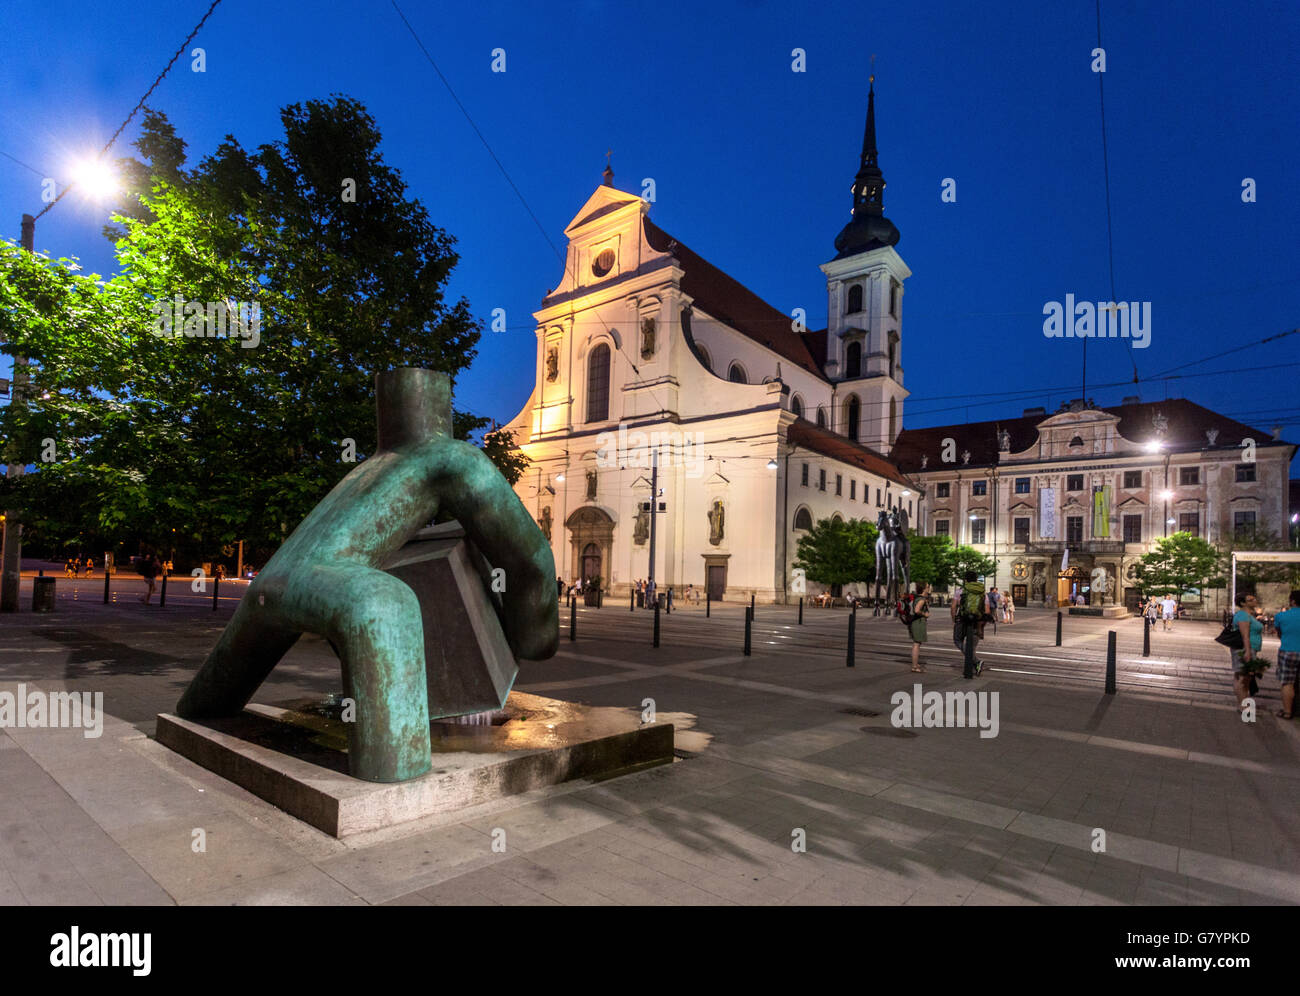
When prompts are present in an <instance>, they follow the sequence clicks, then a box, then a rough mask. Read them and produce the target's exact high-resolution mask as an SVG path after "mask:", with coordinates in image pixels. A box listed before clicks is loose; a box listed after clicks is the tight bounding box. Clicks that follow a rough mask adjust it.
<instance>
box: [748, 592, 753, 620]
mask: <svg viewBox="0 0 1300 996" xmlns="http://www.w3.org/2000/svg"><path fill="white" fill-rule="evenodd" d="M749 618H750V619H753V618H754V595H753V593H752V592H751V593H750V596H749Z"/></svg>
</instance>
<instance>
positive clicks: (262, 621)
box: [176, 586, 300, 719]
mask: <svg viewBox="0 0 1300 996" xmlns="http://www.w3.org/2000/svg"><path fill="white" fill-rule="evenodd" d="M256 591H257V588H256V586H254V587H252V588H250V589H249V591H248V592H247V593H246V594H245V595H244V599H243V601H241V602H240V603H239V608H237V609H236V610H235V615H234V617H233V618H232V619H231V620H230V623H229V624H228V625H227V626H226V628H225V631H224V632H223V633H222V634H221V639H220V640H218V641H217V645H216V646H215V647H213V648H212V650H211V651H210V652H209V653H208V656H207V659H206V660H205V661H204V662H203V667H202V668H200V669H199V673H198V674H196V675H195V676H194V679H193V680H192V681H191V682H190V685H189V687H188V688H186V689H185V694H184V695H182V696H181V700H180V702H178V703H177V705H176V714H177V715H178V716H182V717H184V718H185V719H206V718H211V717H216V716H236V715H238V714H239V711H240V710H241V709H243V708H244V706H246V705H248V700H249V699H251V698H252V697H253V693H254V692H256V691H257V689H258V687H259V686H260V685H261V684H262V682H263V681H265V680H266V676H267V675H268V674H270V673H271V669H272V668H274V667H275V665H276V664H278V663H279V662H280V658H281V657H283V656H284V655H285V654H286V653H288V652H289V648H290V647H292V646H293V645H294V643H295V642H296V641H297V639H298V636H299V635H300V631H299V630H296V629H292V628H290V627H286V626H285V625H284V624H283V621H282V620H279V619H275V618H273V614H272V613H268V612H267V611H266V609H265V608H264V607H262V606H259V605H258V604H257V596H256V594H255V592H256Z"/></svg>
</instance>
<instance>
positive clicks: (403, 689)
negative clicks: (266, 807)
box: [304, 564, 433, 782]
mask: <svg viewBox="0 0 1300 996" xmlns="http://www.w3.org/2000/svg"><path fill="white" fill-rule="evenodd" d="M312 575H313V577H312V581H311V585H310V590H311V591H312V592H313V593H314V596H316V597H312V598H310V599H309V601H316V600H317V598H318V596H319V594H320V593H324V592H328V593H329V595H330V597H329V599H328V603H329V604H328V605H327V606H326V605H321V606H319V607H318V608H317V609H316V610H315V612H313V614H317V613H320V615H321V617H322V622H323V623H324V625H323V627H322V628H321V630H320V632H321V634H322V635H323V636H325V637H326V638H327V639H328V640H329V641H330V643H331V645H332V646H333V647H334V648H335V651H336V652H337V653H338V656H339V662H340V663H341V665H342V667H343V694H344V695H345V696H346V697H347V698H349V699H351V700H352V701H353V702H355V703H356V720H355V722H353V723H351V724H350V725H349V727H348V753H349V757H348V770H349V772H350V773H351V774H352V776H353V777H354V778H363V779H365V780H366V781H371V782H399V781H405V780H406V779H408V778H416V777H418V776H419V775H423V774H425V773H427V772H428V771H429V770H430V768H431V767H432V766H433V755H432V746H431V743H430V738H429V695H428V678H427V676H426V674H425V662H424V621H423V619H422V617H421V613H420V602H419V599H418V598H417V597H416V595H415V592H413V591H412V590H411V589H410V588H409V587H408V586H407V585H406V584H405V583H403V582H402V581H400V580H398V579H397V578H395V577H393V576H392V575H391V574H388V573H386V572H384V571H380V570H375V569H373V568H367V567H361V566H358V565H355V564H348V565H346V566H340V567H318V568H315V569H314V571H313V572H312ZM304 608H309V609H310V607H309V606H304Z"/></svg>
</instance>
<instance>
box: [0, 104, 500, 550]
mask: <svg viewBox="0 0 1300 996" xmlns="http://www.w3.org/2000/svg"><path fill="white" fill-rule="evenodd" d="M281 122H282V125H283V128H284V137H283V139H282V140H280V141H277V142H274V143H271V144H267V145H262V146H260V147H259V148H258V149H256V150H254V151H248V150H245V149H244V148H243V147H242V146H241V145H240V144H239V142H238V141H237V140H236V139H234V138H233V137H229V136H228V137H227V138H226V140H225V141H224V142H223V143H222V144H221V145H220V146H219V148H218V149H217V150H216V152H215V153H214V154H213V155H211V156H209V157H208V158H206V159H204V160H203V161H202V162H201V163H200V164H198V165H197V166H196V167H195V168H193V169H188V170H187V169H186V168H185V164H186V155H185V147H184V143H183V142H182V141H180V139H179V138H177V137H176V135H175V132H174V130H173V129H172V128H171V126H170V124H169V123H168V122H167V119H166V118H165V116H163V115H161V114H157V113H152V112H151V113H150V114H149V115H147V116H146V118H145V121H144V134H143V135H142V136H141V138H140V139H139V141H138V142H137V143H136V148H137V149H138V150H139V152H140V153H141V155H142V156H143V157H144V159H145V161H144V162H136V161H134V160H132V161H128V163H127V164H126V166H127V173H128V177H129V178H130V183H131V184H132V185H133V190H132V194H133V196H134V198H135V199H134V200H133V201H128V203H127V204H126V205H124V210H122V211H120V212H119V213H118V214H117V215H115V217H114V220H115V222H116V223H117V224H118V226H120V227H118V228H117V229H114V230H112V233H111V234H114V235H116V236H117V238H118V241H117V258H118V263H119V266H120V272H119V274H118V275H117V276H115V277H113V278H112V279H110V280H108V281H101V280H99V278H98V277H95V276H94V275H83V274H80V273H78V272H77V268H76V265H75V262H74V261H71V260H50V259H47V258H45V257H40V256H35V255H33V254H29V253H25V252H23V251H22V250H21V249H19V248H18V247H17V246H14V245H13V244H12V243H0V340H2V344H0V349H2V350H3V351H4V352H6V353H9V354H11V355H12V354H14V353H20V354H24V355H27V356H29V357H30V358H31V359H32V367H31V374H32V382H31V389H30V391H29V393H28V398H29V399H30V403H29V404H28V405H26V406H10V407H9V408H8V409H6V410H5V411H4V412H3V413H2V414H0V431H3V433H4V435H5V436H6V438H7V439H8V440H9V441H10V443H11V445H12V446H13V447H15V448H16V449H17V450H19V451H21V454H22V456H21V457H20V458H21V459H24V460H26V461H28V462H29V463H30V464H34V465H35V466H34V468H33V469H34V471H35V472H34V473H31V474H29V475H27V476H26V477H24V478H22V479H21V480H20V481H19V482H18V483H17V486H16V487H15V486H13V484H12V482H8V483H6V485H5V486H4V491H5V492H7V493H6V495H5V497H6V502H10V503H14V504H17V505H18V506H19V507H22V508H25V509H27V510H28V512H27V515H26V521H28V522H30V523H32V528H33V530H34V532H35V533H36V534H37V535H44V536H45V537H46V539H48V540H50V541H51V542H57V541H61V540H64V539H67V538H69V537H70V536H72V534H73V533H72V531H73V530H74V529H76V531H77V532H81V533H83V534H86V533H97V534H103V535H104V536H110V535H111V536H116V537H119V538H120V539H121V540H126V539H128V538H130V539H139V540H142V541H144V542H146V543H150V544H154V545H157V546H159V547H163V546H166V545H168V544H170V543H171V542H172V541H173V537H174V541H175V545H176V547H177V550H178V555H177V559H178V560H180V559H181V558H182V556H183V555H184V554H185V553H186V552H188V553H189V554H190V555H193V556H198V557H206V556H210V555H211V554H212V553H214V552H216V551H217V550H219V549H221V548H223V547H228V546H229V545H230V544H231V543H233V542H234V541H236V540H237V539H244V540H247V541H248V542H249V544H250V550H259V549H260V550H261V551H262V554H263V555H264V554H265V553H269V551H270V550H271V549H273V548H274V546H275V545H277V544H278V543H279V542H280V541H281V540H282V538H283V537H284V535H285V534H286V533H287V532H288V531H289V530H291V529H292V528H293V527H294V526H296V525H297V523H298V522H299V521H300V520H301V519H302V517H303V516H304V515H305V514H306V513H307V512H308V511H309V510H310V509H311V507H312V506H313V505H314V504H315V503H316V502H317V501H319V500H320V498H321V497H322V496H323V495H324V494H325V493H326V492H327V491H328V490H329V489H330V488H331V487H333V485H334V484H335V483H337V482H338V480H339V479H340V478H342V477H343V476H344V475H345V474H346V473H347V472H348V471H349V470H351V469H352V466H353V462H352V461H354V460H355V461H359V460H362V459H364V458H365V456H367V455H368V453H369V452H370V451H371V450H372V448H373V444H374V439H375V413H374V401H373V390H374V388H373V384H374V375H375V374H376V373H377V372H379V371H383V370H388V369H392V368H395V367H401V366H415V367H424V368H429V369H435V370H442V371H445V372H447V373H448V374H451V375H452V376H453V377H454V376H455V374H456V373H458V372H459V371H461V370H463V369H464V368H465V367H466V366H468V364H469V363H470V361H471V360H472V359H473V357H474V347H475V344H476V342H477V340H478V337H479V334H480V323H479V322H478V321H477V320H476V319H474V318H473V317H472V316H471V314H470V310H469V305H468V303H467V302H466V301H465V300H464V299H461V300H449V299H447V298H446V297H445V295H444V287H445V284H446V281H447V279H448V276H449V274H450V272H451V269H452V268H453V267H454V266H455V264H456V262H457V260H458V257H457V255H456V253H455V251H454V240H453V239H452V238H451V237H450V236H449V235H447V234H446V232H444V231H443V230H442V229H440V228H438V227H436V226H435V225H434V224H433V223H432V222H431V221H430V219H429V217H428V214H427V212H426V211H425V209H424V207H423V206H422V205H421V204H420V202H419V201H417V200H414V199H412V198H409V197H408V196H407V191H406V187H405V184H404V183H403V181H402V179H401V176H400V174H399V173H398V172H397V171H396V170H395V169H393V168H392V167H390V166H389V165H387V164H386V163H385V162H384V160H383V157H382V155H381V154H380V151H379V145H380V133H379V130H378V127H377V126H376V124H375V122H374V120H373V119H372V118H371V117H370V115H369V114H368V113H367V112H366V110H365V108H364V107H362V106H361V105H360V104H359V103H357V102H356V101H354V100H351V99H348V98H345V97H339V96H336V97H334V98H332V99H331V100H329V101H309V102H307V103H306V104H295V105H292V106H290V107H286V108H285V109H284V110H283V112H282V113H281ZM177 301H179V302H180V303H181V304H182V306H184V305H186V304H190V305H194V303H197V304H198V307H197V309H195V308H193V307H191V308H190V309H189V313H186V310H187V309H185V308H184V307H182V309H181V311H180V313H179V314H175V315H173V314H171V312H172V310H173V308H172V307H171V306H172V305H174V304H175V303H176V302H177ZM223 306H224V307H223ZM223 310H224V311H225V313H226V322H225V324H226V325H227V329H226V331H227V333H228V335H227V337H226V338H219V337H215V336H214V335H213V333H215V332H218V331H219V330H220V329H219V326H221V325H222V324H223V323H222V312H223ZM195 311H197V313H195ZM254 316H256V320H257V324H256V325H255V324H254ZM165 318H170V319H172V325H171V330H172V331H175V332H176V333H177V334H176V335H175V336H169V335H160V334H158V333H159V332H165V331H168V329H167V328H166V327H165V321H164V319H165ZM240 319H242V322H241V321H240ZM205 333H207V334H206V335H205ZM485 424H486V422H485V420H482V419H476V418H474V417H473V416H467V415H465V414H464V413H457V419H456V428H457V434H458V435H462V436H464V435H468V434H469V432H471V431H473V430H474V429H477V428H482V427H483V425H485ZM46 439H52V440H53V441H54V443H55V447H56V451H57V458H56V459H55V460H53V461H50V462H42V461H41V460H40V447H41V445H42V442H43V441H44V440H46ZM490 445H491V451H492V452H493V453H494V454H495V455H496V456H497V457H499V458H504V457H507V456H509V455H510V454H511V450H512V446H511V445H510V444H509V443H508V442H506V441H505V440H502V439H499V438H498V439H495V440H493V441H492V442H491V444H490ZM513 456H514V461H513V462H509V461H508V462H507V463H506V465H505V466H504V467H503V470H504V471H505V472H506V473H507V474H508V475H509V474H510V473H514V474H516V476H517V473H518V471H519V469H520V468H519V464H518V459H519V458H520V456H521V455H520V454H518V452H517V451H515V452H514V454H513ZM10 492H12V493H10ZM54 509H59V510H60V511H59V512H58V513H55V512H54V511H53V510H54ZM56 516H57V517H56ZM173 531H174V532H173ZM258 555H259V554H257V553H253V554H252V556H258Z"/></svg>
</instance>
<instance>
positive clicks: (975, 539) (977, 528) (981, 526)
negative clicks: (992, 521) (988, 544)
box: [970, 519, 989, 543]
mask: <svg viewBox="0 0 1300 996" xmlns="http://www.w3.org/2000/svg"><path fill="white" fill-rule="evenodd" d="M988 521H989V520H988V519H972V520H971V524H970V541H971V542H972V543H983V542H984V533H985V530H986V529H987V528H988Z"/></svg>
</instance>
